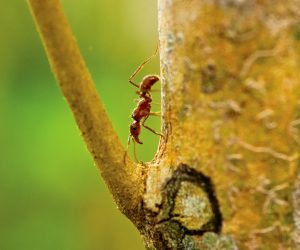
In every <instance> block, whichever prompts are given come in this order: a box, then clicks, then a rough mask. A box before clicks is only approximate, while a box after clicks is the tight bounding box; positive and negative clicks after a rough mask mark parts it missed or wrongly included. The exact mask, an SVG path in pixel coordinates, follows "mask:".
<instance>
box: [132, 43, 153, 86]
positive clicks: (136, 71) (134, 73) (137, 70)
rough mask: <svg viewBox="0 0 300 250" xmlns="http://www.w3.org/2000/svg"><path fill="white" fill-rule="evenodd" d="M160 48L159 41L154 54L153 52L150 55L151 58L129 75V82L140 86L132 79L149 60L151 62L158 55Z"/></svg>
mask: <svg viewBox="0 0 300 250" xmlns="http://www.w3.org/2000/svg"><path fill="white" fill-rule="evenodd" d="M158 48H159V43H157V47H156V50H155V52H154V54H153V55H152V56H150V57H149V58H147V59H146V60H145V61H144V62H143V63H142V64H141V65H140V66H138V68H137V69H136V70H135V71H134V72H133V74H132V75H131V76H130V77H129V82H130V83H131V84H132V85H133V86H135V87H137V88H140V87H139V85H137V84H136V83H134V82H133V81H132V79H133V78H134V77H135V76H136V75H137V73H139V72H140V70H141V69H142V68H143V67H144V66H145V64H146V63H147V62H149V61H150V60H151V59H152V58H153V57H155V56H156V54H157V51H158Z"/></svg>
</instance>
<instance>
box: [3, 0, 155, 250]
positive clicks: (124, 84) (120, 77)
mask: <svg viewBox="0 0 300 250" xmlns="http://www.w3.org/2000/svg"><path fill="white" fill-rule="evenodd" d="M62 3H63V6H64V8H65V11H66V14H67V16H68V18H69V21H70V24H71V26H72V29H73V31H74V33H75V36H76V38H77V41H78V44H79V46H80V48H81V50H82V53H83V56H84V58H85V59H86V62H87V64H88V67H89V69H90V71H91V74H92V77H93V79H94V81H95V83H96V85H97V89H98V90H99V93H100V96H101V99H102V101H103V102H104V104H105V107H106V110H107V112H108V114H109V116H110V118H111V120H112V122H113V125H114V127H115V129H116V131H117V133H118V134H119V136H120V138H121V140H122V142H123V143H124V146H125V145H126V141H127V136H128V125H129V124H130V122H131V119H130V113H131V111H132V109H133V108H134V106H135V103H134V99H135V98H136V95H135V93H134V91H135V89H134V87H133V86H131V85H130V84H129V83H128V81H127V80H128V78H129V76H130V75H131V74H132V72H133V71H134V70H135V68H136V67H137V66H138V65H139V64H140V63H141V62H142V61H143V60H144V59H146V58H147V57H148V56H150V55H151V54H152V53H153V51H154V49H155V46H156V43H157V31H156V27H157V22H156V3H155V1H151V2H148V1H138V0H134V1H125V0H121V1H120V0H119V1H116V0H102V1H96V0H90V1H86V2H84V1H78V0H77V1H74V0H73V1H71V0H63V1H62ZM2 9H3V10H4V11H3V13H2V15H1V16H0V35H1V39H0V53H1V57H0V81H1V83H0V113H1V122H0V147H1V150H0V154H1V155H0V249H3V250H19V249H22V250H27V249H28V250H35V249H36V250H38V249H43V250H47V249H49V250H52V249H60V250H68V249H72V250H76V249H78V250H81V249H82V250H94V249H95V250H96V249H107V250H109V249H115V250H118V249H132V250H134V249H143V245H142V241H141V239H140V236H139V234H138V232H137V230H136V229H135V228H134V226H133V225H132V224H131V222H130V221H129V220H127V219H126V218H125V217H124V216H123V215H122V214H121V213H120V212H119V211H118V210H117V208H116V205H115V204H114V203H113V200H112V197H111V195H110V194H109V192H108V190H107V188H106V187H105V185H104V183H103V180H102V179H101V178H100V176H99V173H98V170H97V169H96V168H95V167H94V166H93V162H92V159H91V156H90V155H89V153H88V152H87V150H86V147H85V145H84V143H83V140H82V138H81V137H80V133H79V130H78V129H77V127H76V125H75V122H74V120H73V117H72V115H71V112H70V110H69V108H68V106H67V104H66V102H65V100H64V98H63V97H62V94H61V93H60V91H59V89H58V87H57V85H56V83H55V79H54V77H53V75H52V73H51V72H50V68H49V65H48V62H47V59H46V56H45V52H44V50H43V47H42V44H41V41H40V39H39V37H38V34H37V32H36V29H35V27H34V24H33V21H32V18H31V16H30V13H29V10H28V6H27V4H26V2H25V1H10V2H3V3H2ZM148 73H157V74H158V73H159V69H158V58H156V59H155V60H153V61H151V63H150V64H149V65H147V66H146V67H145V69H144V70H143V71H142V72H141V74H139V75H138V77H137V82H138V81H139V80H140V79H141V77H142V76H143V75H145V74H148ZM156 88H157V89H158V88H159V86H157V87H156ZM154 95H155V99H156V101H157V102H158V100H159V96H158V94H157V93H154ZM153 109H154V110H159V109H160V106H159V105H157V106H156V105H154V107H153ZM148 124H149V125H150V126H152V127H154V128H155V129H157V130H159V118H151V119H149V123H148ZM141 140H142V141H144V145H142V146H139V147H138V148H137V150H138V152H137V153H138V157H139V159H140V160H143V161H147V160H150V159H151V158H152V157H153V155H154V153H155V151H156V147H157V142H158V138H157V137H156V136H155V135H152V134H151V133H149V132H148V131H143V132H142V135H141ZM131 149H132V147H131ZM130 151H131V153H132V150H130Z"/></svg>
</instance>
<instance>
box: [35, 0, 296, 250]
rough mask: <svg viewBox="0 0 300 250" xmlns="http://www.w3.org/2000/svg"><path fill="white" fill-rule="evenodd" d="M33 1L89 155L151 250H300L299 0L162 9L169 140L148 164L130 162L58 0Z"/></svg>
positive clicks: (192, 1)
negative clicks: (126, 158)
mask: <svg viewBox="0 0 300 250" xmlns="http://www.w3.org/2000/svg"><path fill="white" fill-rule="evenodd" d="M29 3H30V5H31V8H32V12H33V15H34V17H35V21H36V23H37V26H38V29H39V31H40V34H41V37H42V39H43V41H44V45H45V48H46V51H47V54H48V58H49V61H50V63H51V66H52V70H53V72H54V74H55V75H56V78H57V80H58V82H59V86H60V88H61V90H62V92H63V94H64V96H65V97H66V99H67V101H68V102H69V105H70V108H71V110H72V111H73V114H74V117H75V119H76V122H77V124H78V126H79V128H80V130H81V131H82V135H83V137H84V139H85V141H86V143H87V145H88V148H89V150H90V152H91V154H92V155H93V157H94V160H95V162H96V164H97V166H98V167H99V169H100V170H101V173H102V176H103V179H104V180H105V181H106V183H107V185H108V187H109V188H110V190H111V192H112V194H113V196H114V198H115V200H116V202H117V204H118V205H119V207H120V209H121V211H122V212H123V213H124V214H125V215H126V216H128V218H129V219H131V220H132V222H133V223H134V224H135V225H136V226H137V228H138V229H139V231H140V232H141V234H142V236H143V238H144V240H145V245H146V248H147V249H158V250H165V249H238V248H239V249H295V248H297V247H298V248H299V242H300V238H299V235H300V215H299V214H300V205H299V204H300V198H299V197H300V184H299V179H298V181H297V175H298V172H299V145H300V137H299V136H300V135H299V128H300V74H299V69H300V58H299V52H300V29H299V23H300V22H299V21H300V0H286V1H281V0H272V1H271V0H256V1H255V0H215V1H213V0H180V1H179V0H158V11H159V39H160V53H161V55H160V56H161V84H162V133H163V134H164V137H163V138H162V140H161V142H160V144H159V151H158V153H157V154H156V156H155V158H154V160H153V161H152V162H151V163H148V164H143V165H141V164H139V165H138V164H134V163H132V162H131V161H130V160H129V159H128V160H127V161H126V164H125V163H124V162H123V152H124V149H123V147H122V146H121V144H120V142H119V140H118V138H117V135H116V134H115V132H114V131H113V129H112V126H111V123H110V121H109V120H108V118H107V116H106V113H105V111H104V109H103V107H102V105H101V102H100V100H99V98H98V96H97V94H96V91H95V88H94V86H93V84H92V81H91V78H90V76H89V73H88V71H87V69H86V67H85V64H84V62H83V60H82V58H81V56H80V53H79V50H78V48H77V45H76V42H75V39H74V38H73V36H72V34H71V31H70V29H69V26H68V24H67V21H66V20H65V17H64V15H63V12H62V10H61V7H60V4H59V1H58V0H44V1H39V0H29ZM103 131H105V135H104V134H103V133H104V132H103ZM293 191H294V194H293Z"/></svg>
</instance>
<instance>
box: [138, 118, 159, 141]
mask: <svg viewBox="0 0 300 250" xmlns="http://www.w3.org/2000/svg"><path fill="white" fill-rule="evenodd" d="M148 117H149V115H148V116H146V117H145V119H144V120H143V122H142V126H143V127H144V128H146V129H148V130H150V131H151V132H152V133H153V134H156V135H159V136H161V137H164V136H163V135H162V134H160V133H157V132H156V131H155V130H154V129H152V128H149V127H148V126H147V125H145V122H146V120H147V119H148Z"/></svg>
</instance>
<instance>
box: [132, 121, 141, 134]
mask: <svg viewBox="0 0 300 250" xmlns="http://www.w3.org/2000/svg"><path fill="white" fill-rule="evenodd" d="M140 131H141V125H140V123H139V122H137V121H133V122H132V123H131V125H130V134H131V135H132V136H133V137H135V136H138V135H139V134H140Z"/></svg>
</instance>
